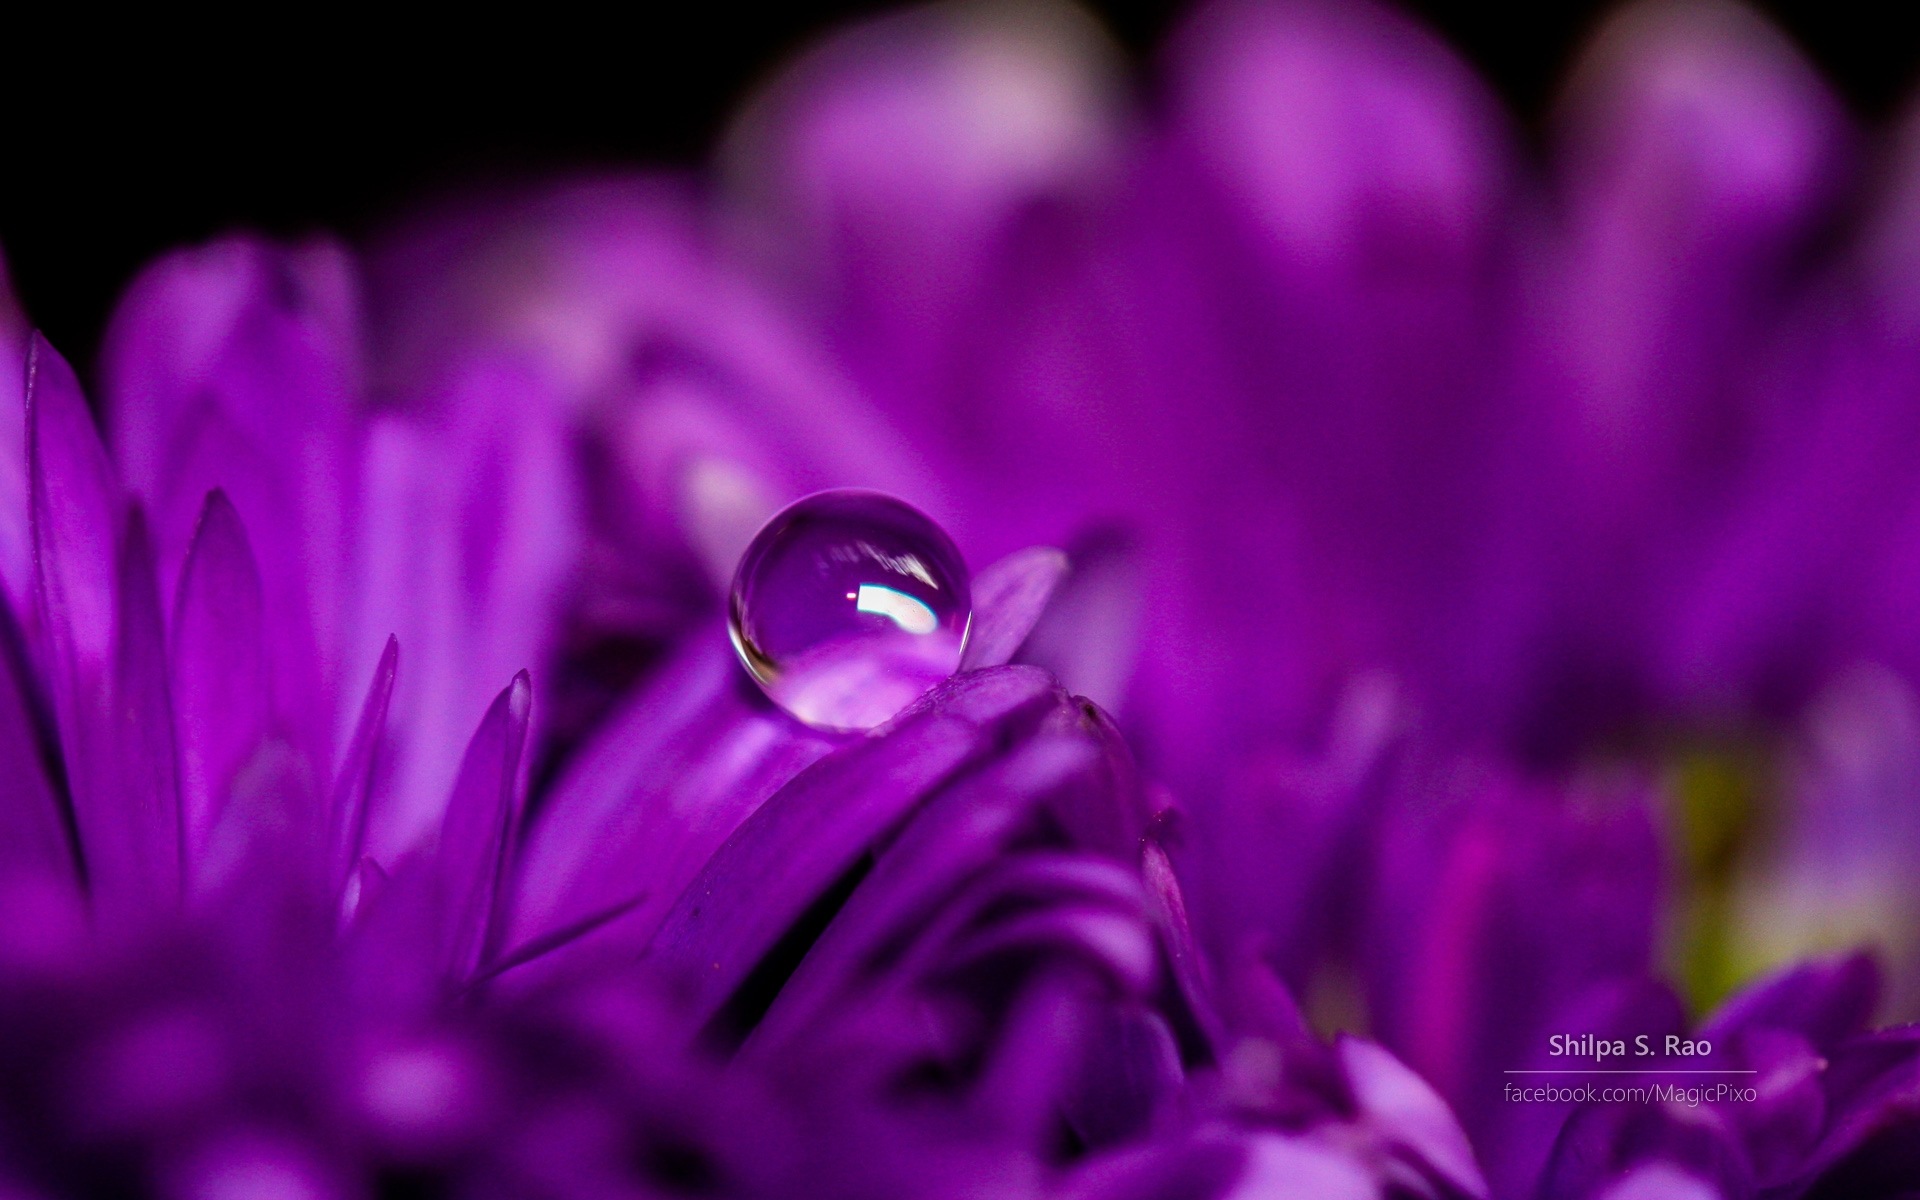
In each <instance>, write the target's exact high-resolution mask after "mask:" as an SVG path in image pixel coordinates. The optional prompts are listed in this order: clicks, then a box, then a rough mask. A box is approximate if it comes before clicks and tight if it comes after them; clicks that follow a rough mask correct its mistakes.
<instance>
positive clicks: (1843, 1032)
mask: <svg viewBox="0 0 1920 1200" xmlns="http://www.w3.org/2000/svg"><path fill="white" fill-rule="evenodd" d="M1881 988H1882V978H1881V971H1880V964H1879V963H1878V962H1877V961H1876V960H1875V959H1874V957H1873V955H1871V954H1865V953H1862V954H1850V955H1847V956H1845V957H1842V958H1833V959H1828V960H1826V961H1824V962H1814V963H1808V964H1806V965H1805V966H1802V967H1797V968H1794V969H1792V970H1788V971H1784V972H1781V973H1780V974H1778V975H1776V976H1774V977H1772V978H1769V979H1765V980H1762V981H1760V982H1758V983H1756V984H1754V985H1753V986H1751V987H1749V988H1748V989H1746V990H1745V991H1743V992H1741V993H1740V994H1739V995H1737V996H1735V997H1733V998H1732V999H1731V1000H1728V1001H1727V1002H1726V1003H1725V1004H1723V1005H1722V1006H1721V1007H1720V1009H1719V1010H1718V1011H1717V1012H1715V1013H1714V1016H1713V1019H1712V1020H1711V1021H1709V1022H1708V1023H1707V1024H1706V1025H1704V1026H1703V1027H1702V1028H1701V1031H1700V1033H1701V1036H1702V1037H1705V1038H1707V1039H1708V1040H1709V1041H1712V1042H1714V1043H1715V1044H1718V1043H1719V1042H1720V1041H1721V1040H1722V1039H1724V1038H1731V1037H1733V1036H1734V1035H1736V1034H1738V1033H1740V1032H1741V1031H1743V1030H1754V1029H1781V1030H1787V1031H1790V1032H1793V1033H1797V1034H1799V1035H1800V1036H1801V1037H1804V1038H1805V1039H1807V1041H1809V1042H1811V1043H1812V1044H1813V1045H1814V1046H1816V1047H1820V1048H1822V1049H1825V1048H1829V1047H1832V1046H1834V1045H1837V1044H1838V1043H1839V1042H1841V1041H1842V1040H1844V1039H1846V1038H1849V1037H1852V1036H1854V1035H1855V1034H1857V1033H1860V1032H1862V1031H1863V1030H1864V1029H1865V1028H1866V1025H1867V1022H1868V1021H1870V1020H1871V1019H1872V1018H1873V1014H1874V1011H1875V1010H1876V1009H1877V1008H1878V1006H1879V1003H1880V993H1881Z"/></svg>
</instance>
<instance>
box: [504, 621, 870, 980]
mask: <svg viewBox="0 0 1920 1200" xmlns="http://www.w3.org/2000/svg"><path fill="white" fill-rule="evenodd" d="M831 748H832V743H831V742H830V741H829V740H827V739H825V738H823V737H821V736H820V735H818V734H816V733H814V732H813V731H812V730H809V729H807V728H805V727H804V726H802V725H800V724H799V723H798V722H797V721H794V720H792V719H790V718H789V717H787V716H786V715H785V714H784V713H780V712H777V711H774V710H773V709H772V707H771V706H770V705H768V704H767V703H766V701H765V699H764V697H762V696H760V695H759V694H758V692H757V691H756V690H755V689H754V688H753V685H752V683H751V682H750V681H748V680H747V678H746V676H745V674H744V673H743V672H742V671H741V670H740V667H739V664H738V662H737V661H736V660H735V657H734V653H733V649H732V647H731V646H729V645H728V644H727V643H726V642H725V641H724V640H723V639H720V638H705V639H698V640H696V641H694V642H693V643H692V644H691V645H689V646H688V647H687V648H686V649H685V650H684V651H683V652H682V654H681V656H680V659H679V661H677V662H675V663H673V664H670V665H669V666H667V667H666V668H664V669H662V670H661V671H660V672H659V673H658V676H657V678H656V679H654V680H653V681H652V682H651V683H650V684H649V685H648V686H646V687H645V688H644V689H642V690H641V691H640V692H639V693H637V694H636V695H635V696H633V697H632V698H630V699H629V700H628V701H627V702H626V704H625V705H624V706H623V708H622V709H621V711H619V712H617V713H616V714H614V715H613V716H612V717H610V718H609V719H608V720H607V721H606V722H605V724H604V725H603V726H602V728H601V729H600V730H599V732H598V733H597V735H596V736H595V738H594V739H593V740H592V741H591V742H590V743H589V744H588V745H587V746H585V747H583V748H581V749H580V750H579V751H578V752H577V753H576V755H575V756H574V759H573V761H572V763H571V764H570V766H569V767H568V769H567V770H566V772H565V773H564V774H563V775H562V776H561V778H560V779H559V781H558V782H557V783H556V784H555V785H554V787H553V789H552V790H551V791H550V792H549V794H548V796H547V798H546V802H545V804H544V805H543V806H542V808H541V811H540V813H539V815H538V817H537V818H536V819H535V820H534V822H533V828H532V830H531V834H530V836H529V839H528V842H527V846H526V849H525V852H524V855H523V860H522V865H521V868H520V871H519V876H518V889H517V892H516V896H515V904H514V940H515V941H516V942H518V941H526V940H528V939H533V938H537V937H540V936H543V935H546V934H548V933H550V932H551V931H553V930H555V929H558V928H562V927H565V926H569V925H572V924H575V923H576V922H579V921H581V920H584V919H586V918H588V917H590V916H591V915H592V914H594V913H597V912H603V911H607V910H609V909H611V908H614V907H618V906H621V905H626V904H629V902H632V901H634V898H635V897H636V896H640V895H642V893H644V898H643V899H641V900H640V901H639V902H637V903H633V904H631V907H629V908H627V909H626V910H625V913H624V915H623V916H622V917H621V918H620V920H619V921H618V922H617V923H616V924H615V925H613V926H610V927H608V928H606V929H605V931H604V932H603V933H601V934H600V935H598V936H597V937H596V938H594V939H592V940H591V942H589V943H581V944H578V945H575V946H574V947H572V948H570V949H569V950H568V952H567V953H568V954H569V955H582V954H587V953H590V952H591V953H594V954H600V953H607V954H614V953H624V954H625V955H626V956H629V957H630V956H632V955H634V954H638V953H639V951H640V950H641V949H642V948H643V947H645V945H646V943H647V939H649V938H650V937H652V935H653V932H654V930H655V928H657V927H658V925H659V922H660V919H661V918H662V917H663V916H664V915H665V914H666V912H667V910H668V908H669V907H671V906H672V904H673V902H674V901H675V900H676V899H678V898H679V896H680V894H681V892H682V891H684V890H685V888H686V886H687V884H688V882H689V881H691V880H692V879H693V877H694V875H695V874H696V873H697V872H698V871H699V870H700V869H701V867H702V866H704V865H705V864H706V862H707V860H708V859H709V858H710V857H712V855H713V852H714V850H715V849H717V848H718V847H719V846H720V844H721V843H722V842H724V841H725V840H726V839H727V838H728V837H729V836H731V835H732V834H733V832H734V831H735V829H737V828H738V827H739V825H740V823H741V822H742V821H744V820H746V819H747V817H748V816H749V815H750V814H752V813H753V812H754V811H755V810H756V809H757V808H758V807H759V806H760V804H761V803H762V802H763V801H765V799H766V798H767V797H768V796H771V795H772V794H773V793H774V792H775V790H777V789H778V788H780V787H781V786H782V785H784V784H786V783H787V782H788V781H789V780H791V779H792V778H793V777H794V776H795V775H797V774H799V773H800V771H801V770H802V769H803V768H805V767H807V766H808V765H809V764H811V763H813V762H815V761H816V760H818V759H819V758H820V757H821V756H823V755H824V754H826V753H827V752H828V750H829V749H831Z"/></svg>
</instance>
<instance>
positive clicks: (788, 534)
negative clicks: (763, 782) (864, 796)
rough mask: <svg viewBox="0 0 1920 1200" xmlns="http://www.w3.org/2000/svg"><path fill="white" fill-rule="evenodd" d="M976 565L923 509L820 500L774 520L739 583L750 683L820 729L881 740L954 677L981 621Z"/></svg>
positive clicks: (843, 495)
mask: <svg viewBox="0 0 1920 1200" xmlns="http://www.w3.org/2000/svg"><path fill="white" fill-rule="evenodd" d="M972 614H973V597H972V593H971V580H970V579H969V578H968V575H967V567H966V563H965V562H964V561H963V560H962V559H961V557H960V551H959V550H958V549H957V548H956V547H955V546H954V544H953V539H952V538H949V537H948V536H947V534H946V531H945V530H943V529H941V528H940V527H939V526H938V525H936V524H934V523H933V521H932V520H931V519H930V518H928V517H927V516H926V515H925V514H924V513H922V512H920V511H919V510H918V509H916V508H913V507H911V506H910V505H907V504H905V503H903V502H901V501H899V500H896V499H894V498H893V497H891V496H887V495H883V494H881V493H879V492H868V491H852V490H847V491H832V492H820V493H818V494H816V495H812V496H808V497H807V498H805V499H804V500H799V501H796V502H795V503H793V504H791V505H789V506H788V507H786V508H784V509H782V510H781V511H780V512H779V513H777V514H775V515H774V517H773V519H772V520H770V521H768V522H767V523H766V525H765V527H763V528H762V529H761V530H760V532H759V533H758V534H756V535H754V539H753V541H752V542H751V543H750V544H749V545H748V546H747V552H746V554H745V555H744V556H742V557H741V559H740V567H739V570H737V571H736V572H735V573H734V576H733V592H732V595H731V596H730V597H729V600H728V606H727V621H728V630H729V632H730V633H731V634H732V636H733V646H734V649H735V650H737V651H738V652H739V654H740V661H741V663H742V664H743V665H744V666H745V667H746V668H747V673H748V674H750V675H752V676H753V678H754V679H755V680H756V681H757V682H758V683H759V684H760V686H761V688H762V689H764V690H765V691H766V693H767V695H768V696H769V697H771V698H772V699H773V702H774V703H775V704H778V705H779V706H780V707H781V708H784V709H786V710H787V711H788V712H790V713H792V714H793V715H794V716H795V717H798V718H799V719H800V720H802V721H804V722H806V723H807V724H808V725H811V726H813V727H815V728H817V729H829V730H838V731H852V730H863V729H872V728H873V727H874V726H876V725H879V724H881V723H882V722H884V721H885V720H887V718H889V717H891V716H893V715H894V714H895V713H897V712H899V711H900V710H901V709H903V708H905V707H906V706H907V705H908V704H911V703H912V702H913V701H914V700H915V699H917V698H918V697H919V696H921V695H922V694H923V693H925V692H926V691H927V689H928V688H931V687H933V686H934V685H935V684H937V683H939V682H940V681H941V680H943V679H945V678H947V677H948V676H949V675H952V674H953V673H954V672H955V671H956V670H958V669H959V666H960V652H961V650H962V649H963V648H964V646H965V644H966V639H967V627H968V624H969V622H970V621H971V619H972Z"/></svg>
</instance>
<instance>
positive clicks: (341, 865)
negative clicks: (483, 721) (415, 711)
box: [328, 637, 400, 887]
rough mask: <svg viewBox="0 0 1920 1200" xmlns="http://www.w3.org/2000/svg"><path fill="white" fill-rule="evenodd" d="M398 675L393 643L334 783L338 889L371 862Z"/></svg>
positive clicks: (389, 642)
mask: <svg viewBox="0 0 1920 1200" xmlns="http://www.w3.org/2000/svg"><path fill="white" fill-rule="evenodd" d="M399 669H400V640H399V639H398V638H394V637H389V638H388V639H387V645H386V649H384V650H382V651H381V652H380V662H379V664H378V665H377V666H375V667H374V669H373V681H372V682H371V683H369V684H368V685H367V697H366V699H365V700H364V701H362V702H361V705H360V719H359V720H358V721H356V722H354V726H353V739H352V740H351V741H350V742H348V743H347V753H346V757H345V758H344V759H342V760H341V763H340V773H339V774H338V775H337V776H336V777H335V779H334V785H333V799H332V804H331V808H330V813H331V816H330V820H329V827H330V835H329V839H328V840H329V844H330V845H331V847H332V854H333V863H334V867H333V878H334V885H335V886H336V887H340V886H344V884H345V882H346V880H347V879H348V878H350V877H351V875H352V873H353V871H354V870H355V864H363V865H364V864H365V863H370V862H372V860H371V859H363V858H362V857H361V851H362V850H363V849H364V848H365V845H366V839H367V805H368V802H369V800H370V798H371V794H372V791H373V780H374V771H375V766H376V763H377V761H378V759H379V751H380V744H381V739H382V737H383V736H384V734H385V733H386V724H387V704H388V702H389V701H391V700H392V698H393V680H394V676H395V675H396V674H397V673H398V671H399Z"/></svg>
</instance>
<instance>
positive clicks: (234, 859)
mask: <svg viewBox="0 0 1920 1200" xmlns="http://www.w3.org/2000/svg"><path fill="white" fill-rule="evenodd" d="M251 749H252V751H253V752H252V753H251V754H250V755H249V757H248V758H247V759H245V760H244V761H243V762H241V763H240V764H238V765H237V767H236V770H235V772H234V775H233V777H232V779H231V780H230V781H229V782H228V783H227V784H226V785H225V786H223V787H222V789H221V792H220V794H219V795H218V797H217V800H218V801H219V808H218V809H217V810H216V811H214V812H213V813H212V814H210V817H209V820H208V824H207V828H206V829H205V830H204V832H203V833H202V838H203V844H202V845H201V846H200V847H199V852H198V854H197V855H196V857H195V860H194V861H193V863H192V865H191V871H190V875H191V878H190V880H189V882H190V884H191V886H192V889H193V891H194V893H195V894H196V895H197V896H201V897H222V898H224V899H226V900H227V903H228V907H229V908H230V909H231V908H243V909H244V908H253V909H256V910H265V912H266V913H271V912H272V911H273V903H274V901H275V900H276V899H277V898H279V897H281V896H295V897H300V898H302V899H308V900H310V899H312V898H313V897H316V896H318V895H319V894H320V889H321V888H322V887H323V886H324V875H323V870H322V868H323V865H324V864H323V862H322V860H321V858H320V851H321V848H322V846H323V845H324V842H323V841H322V839H321V834H322V831H323V826H322V823H321V821H322V816H323V814H322V812H321V809H320V793H319V790H318V788H317V787H316V786H315V781H314V778H313V772H312V771H311V769H309V767H308V765H307V762H306V758H305V756H304V755H302V754H301V753H299V752H298V751H296V750H295V749H294V748H293V747H291V746H290V745H288V744H287V743H285V742H281V741H268V742H262V743H258V744H257V745H256V746H255V747H252V748H251ZM236 893H237V895H236ZM248 915H249V916H253V917H258V916H262V915H265V913H263V912H260V911H254V912H251V913H249V914H248ZM236 923H238V922H237V921H236ZM269 936H272V935H271V934H269Z"/></svg>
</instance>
